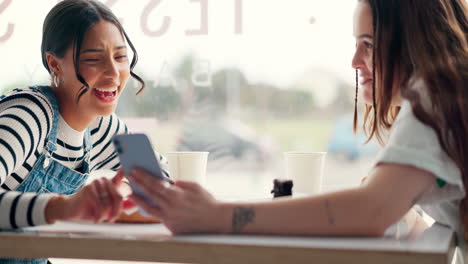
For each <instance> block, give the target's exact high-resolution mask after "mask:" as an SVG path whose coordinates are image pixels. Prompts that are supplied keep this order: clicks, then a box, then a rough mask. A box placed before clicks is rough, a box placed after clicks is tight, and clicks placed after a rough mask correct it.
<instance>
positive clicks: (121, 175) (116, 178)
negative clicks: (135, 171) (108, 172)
mask: <svg viewBox="0 0 468 264" xmlns="http://www.w3.org/2000/svg"><path fill="white" fill-rule="evenodd" d="M124 176H125V175H124V172H123V170H122V169H119V170H118V171H117V173H116V174H115V176H114V177H113V178H112V183H113V184H114V185H116V186H117V185H119V184H120V183H121V182H122V180H123V178H124Z"/></svg>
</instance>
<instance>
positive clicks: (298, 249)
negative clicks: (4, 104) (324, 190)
mask: <svg viewBox="0 0 468 264" xmlns="http://www.w3.org/2000/svg"><path fill="white" fill-rule="evenodd" d="M454 252H455V234H454V232H453V231H452V230H451V229H449V228H448V227H445V226H441V225H438V224H434V225H432V226H431V227H429V228H428V229H426V230H425V231H424V232H422V233H421V234H420V235H418V236H417V237H413V238H409V237H408V236H401V235H399V234H398V232H396V233H395V234H391V235H388V236H385V237H380V238H363V237H310V236H307V237H305V236H304V237H300V236H267V235H224V234H223V235H216V234H191V235H175V236H174V235H172V234H171V233H170V231H169V230H167V229H166V228H165V227H164V226H163V225H162V224H83V223H73V222H58V223H56V224H54V225H48V226H39V227H32V228H27V229H24V230H23V231H22V232H8V231H7V232H5V231H4V232H0V257H15V258H73V259H106V260H122V261H123V260H125V261H151V262H172V263H221V264H222V263H312V262H313V263H329V264H333V263H381V264H382V263H425V264H431V263H434V264H436V263H437V264H442V263H445V264H446V263H451V261H452V258H453V256H454Z"/></svg>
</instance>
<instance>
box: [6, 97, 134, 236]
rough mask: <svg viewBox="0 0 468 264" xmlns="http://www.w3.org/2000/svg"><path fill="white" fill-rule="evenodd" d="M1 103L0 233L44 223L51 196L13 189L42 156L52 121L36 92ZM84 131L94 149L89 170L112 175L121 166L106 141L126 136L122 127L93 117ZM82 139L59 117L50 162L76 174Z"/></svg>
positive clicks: (45, 102) (116, 120) (111, 120)
mask: <svg viewBox="0 0 468 264" xmlns="http://www.w3.org/2000/svg"><path fill="white" fill-rule="evenodd" d="M0 99H1V100H0V184H1V188H0V228H2V229H9V228H11V227H12V226H15V225H16V226H19V227H24V226H29V225H41V224H45V223H46V219H45V215H44V211H45V207H46V205H47V202H48V201H49V199H50V198H51V197H52V196H53V195H51V194H39V195H38V194H31V193H27V194H23V193H20V192H15V191H14V190H15V189H16V188H17V187H18V186H19V185H20V184H21V182H23V180H24V179H26V177H27V176H28V175H29V172H30V171H31V170H32V167H33V166H34V164H35V162H36V160H37V159H38V157H39V156H40V155H41V154H42V153H43V151H44V140H45V139H46V138H47V136H48V135H49V132H50V131H51V128H52V122H53V110H52V105H51V102H50V101H49V100H48V98H47V97H46V96H45V95H43V94H42V93H40V92H39V91H37V90H36V89H35V88H25V89H15V90H13V91H11V92H9V93H8V94H6V95H5V96H2V97H0ZM89 128H90V131H91V142H92V146H93V148H92V150H91V153H90V155H91V158H90V170H91V171H93V170H99V169H111V170H117V169H118V168H119V167H120V163H119V159H118V156H117V153H116V152H115V150H114V146H113V144H112V143H111V138H112V137H113V136H114V135H115V134H120V133H127V127H126V125H125V124H124V123H123V122H122V120H120V119H119V118H118V117H117V116H116V115H115V114H113V115H111V116H107V117H99V118H97V119H96V120H95V121H94V122H93V123H92V124H91V125H90V127H89ZM84 134H85V131H76V130H74V129H73V128H71V127H70V126H69V125H68V124H67V123H66V122H65V120H64V119H62V118H61V117H60V119H59V123H58V132H57V150H56V151H55V152H54V154H53V156H52V158H53V159H55V160H56V161H58V162H59V163H61V164H63V165H65V166H67V167H69V168H72V169H76V170H77V171H79V170H80V168H81V166H82V164H83V159H84V145H83V139H84ZM15 201H16V202H15ZM12 216H14V217H12ZM27 218H29V221H28V219H27ZM11 219H15V220H16V223H11Z"/></svg>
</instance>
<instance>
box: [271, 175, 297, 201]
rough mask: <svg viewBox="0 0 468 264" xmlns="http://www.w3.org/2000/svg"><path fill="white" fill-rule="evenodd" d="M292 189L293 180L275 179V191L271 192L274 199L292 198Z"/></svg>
mask: <svg viewBox="0 0 468 264" xmlns="http://www.w3.org/2000/svg"><path fill="white" fill-rule="evenodd" d="M292 187H293V181H292V180H285V179H274V180H273V190H271V193H272V194H273V197H281V196H290V195H292Z"/></svg>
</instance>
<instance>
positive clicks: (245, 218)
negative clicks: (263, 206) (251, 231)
mask: <svg viewBox="0 0 468 264" xmlns="http://www.w3.org/2000/svg"><path fill="white" fill-rule="evenodd" d="M254 219H255V210H254V208H253V207H248V208H247V207H235V208H234V211H233V213H232V231H233V232H234V233H238V232H240V231H242V229H243V228H244V227H245V226H246V225H247V224H249V223H252V222H253V221H254Z"/></svg>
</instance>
